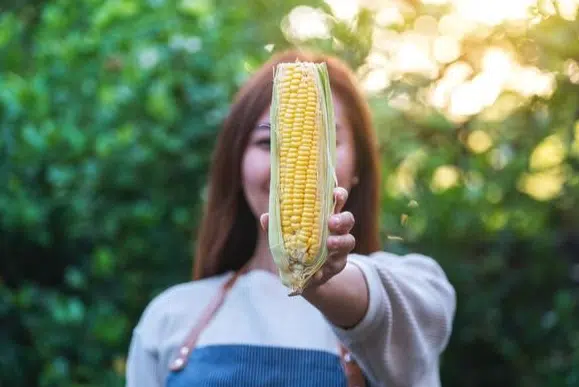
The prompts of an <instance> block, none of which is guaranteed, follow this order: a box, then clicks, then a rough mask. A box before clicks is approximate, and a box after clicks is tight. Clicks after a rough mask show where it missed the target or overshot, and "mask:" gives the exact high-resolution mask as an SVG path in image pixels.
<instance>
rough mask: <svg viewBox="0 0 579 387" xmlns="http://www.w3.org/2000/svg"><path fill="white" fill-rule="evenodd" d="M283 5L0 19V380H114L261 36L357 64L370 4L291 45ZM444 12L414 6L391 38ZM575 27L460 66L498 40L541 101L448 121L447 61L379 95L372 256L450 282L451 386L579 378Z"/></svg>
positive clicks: (175, 251)
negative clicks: (377, 211)
mask: <svg viewBox="0 0 579 387" xmlns="http://www.w3.org/2000/svg"><path fill="white" fill-rule="evenodd" d="M281 4H282V3H281V2H268V1H257V0H256V1H251V2H245V3H244V5H243V6H238V5H237V4H235V6H234V5H233V4H232V3H231V2H226V1H218V0H203V1H189V0H182V1H169V0H164V1H163V0H151V1H148V2H145V1H139V0H123V1H106V2H100V1H95V0H77V1H71V0H51V1H46V2H39V1H29V2H22V3H20V2H13V3H10V6H9V7H8V9H7V10H6V11H4V12H3V13H2V14H1V15H0V70H1V71H0V232H1V234H2V238H1V239H0V244H1V245H0V254H2V255H1V259H0V273H1V274H0V275H1V277H0V297H1V298H0V300H1V301H0V322H1V329H0V347H1V348H2V349H1V350H0V385H3V386H4V385H8V386H27V385H37V386H41V387H44V386H75V387H76V386H78V387H80V386H103V385H106V386H121V385H122V384H123V371H124V370H123V367H124V359H125V356H126V351H127V347H128V343H129V340H130V335H131V329H132V327H133V326H134V324H135V323H136V321H137V319H138V317H139V316H140V314H141V312H142V310H143V308H144V306H145V305H146V303H147V302H148V301H149V300H150V299H151V298H152V297H153V296H154V295H156V294H157V293H158V292H159V291H161V290H162V289H164V288H165V287H167V286H169V285H171V284H173V283H176V282H180V281H186V280H188V279H189V278H190V272H191V259H190V257H191V248H192V245H191V236H192V234H193V232H194V230H195V227H196V225H197V222H198V220H199V210H200V206H201V205H202V201H203V190H204V184H205V178H206V173H207V168H208V164H209V155H210V152H211V149H212V146H213V141H214V138H215V133H216V132H217V131H218V130H219V125H220V122H221V120H222V118H223V117H224V114H225V113H226V111H227V107H228V105H229V103H230V100H231V97H232V94H233V93H234V92H235V91H236V89H237V87H238V86H239V85H240V84H241V83H242V82H243V80H244V79H245V77H246V76H247V74H248V72H249V71H251V70H252V69H253V68H255V67H256V66H258V65H259V64H260V63H261V62H262V61H263V60H265V59H266V58H267V57H268V55H269V52H268V51H267V50H266V49H264V47H265V46H266V45H267V44H273V45H274V47H275V49H276V50H279V49H281V48H283V47H286V46H288V45H289V44H298V45H299V44H304V45H315V46H316V47H319V48H321V49H324V50H327V51H330V52H336V53H338V54H339V55H340V56H341V57H342V58H345V59H346V60H347V61H348V62H349V63H350V64H351V65H352V66H354V67H356V68H358V70H359V72H360V74H364V73H365V72H366V71H368V69H367V67H366V60H367V57H368V55H369V54H370V51H371V49H372V47H373V46H374V44H375V43H376V38H375V39H374V40H373V39H372V36H373V33H372V31H373V29H372V28H373V23H375V22H376V20H377V18H375V15H374V13H373V12H370V11H365V10H364V11H362V12H361V13H360V14H359V15H358V17H357V18H356V19H355V20H354V22H353V23H350V24H348V23H343V22H340V21H338V20H336V19H330V20H329V22H330V34H331V37H330V38H322V39H314V40H311V41H308V42H306V43H304V42H301V41H298V40H296V39H295V38H292V37H291V36H289V35H288V34H287V19H285V18H284V16H285V15H287V13H288V12H289V11H290V10H291V9H292V8H293V7H295V6H297V5H303V4H304V3H301V2H297V1H295V2H294V1H285V2H283V6H282V5H281ZM308 4H309V5H311V6H313V7H317V6H319V7H321V8H320V9H322V10H325V11H326V12H329V11H330V10H329V8H328V7H327V6H325V5H324V4H318V3H314V2H309V3H308ZM444 12H445V7H440V8H438V7H432V6H428V7H427V6H415V7H407V8H405V12H404V13H403V15H404V22H403V23H400V24H399V25H397V26H387V27H383V30H386V31H390V32H392V31H396V33H400V34H401V33H404V32H405V31H410V30H412V29H413V28H414V26H415V25H419V24H420V23H419V22H418V20H419V18H420V16H421V15H426V14H428V15H431V16H432V17H434V18H440V17H442V16H443V15H444ZM256 15H260V17H259V19H258V18H256ZM262 16H263V17H262ZM257 20H259V21H257ZM280 23H281V26H282V28H281V29H280ZM575 23H576V21H575V22H572V21H568V20H565V19H564V18H562V17H559V16H557V15H556V14H555V15H552V16H549V17H546V18H544V20H542V21H541V22H538V23H535V24H532V25H531V27H530V28H528V29H526V30H525V33H524V34H523V33H521V29H520V28H518V27H516V26H513V25H510V24H508V23H505V24H502V25H499V26H497V27H495V28H493V29H490V30H489V31H487V32H486V33H482V32H481V31H477V32H478V33H473V34H472V35H470V36H468V37H467V38H465V39H464V40H463V41H462V43H461V44H462V46H461V55H460V57H459V58H457V59H456V60H454V62H456V61H459V60H461V61H464V62H466V63H469V64H470V65H471V66H472V68H474V69H477V68H480V66H481V47H486V46H490V45H495V46H499V47H510V48H512V49H513V52H515V53H516V54H517V55H516V60H517V61H519V62H520V63H522V64H525V65H529V66H536V67H537V68H539V69H541V70H544V71H549V72H553V73H554V74H555V78H554V79H555V82H556V87H555V88H554V93H553V94H552V95H547V96H533V97H524V96H521V95H520V94H518V93H516V92H513V91H504V92H502V93H501V95H500V96H499V97H498V99H497V100H496V101H495V102H494V103H493V104H491V105H489V106H488V107H486V108H485V109H483V110H482V111H481V112H479V113H478V114H472V115H468V116H466V117H461V118H460V119H455V118H453V117H452V116H449V115H448V114H447V112H446V111H445V110H444V109H438V108H434V107H433V106H432V104H431V103H429V102H428V101H427V99H426V98H425V97H424V96H425V92H426V91H428V90H429V89H430V88H431V87H432V86H433V85H436V83H437V82H438V81H439V79H438V77H439V76H442V74H444V71H445V69H447V68H449V67H450V65H451V64H452V62H451V63H446V64H444V65H441V66H440V68H439V69H438V70H439V71H438V72H437V75H434V76H430V77H429V76H424V75H420V74H413V73H405V74H401V75H396V76H395V77H392V79H391V81H392V83H391V84H390V86H389V87H388V88H386V89H385V90H383V91H381V92H380V93H377V94H375V95H373V96H372V98H371V102H372V107H373V111H374V118H375V122H376V126H377V128H378V129H379V136H380V140H381V142H382V147H383V150H384V151H383V159H382V162H383V166H384V191H383V202H382V210H383V214H382V215H383V216H382V223H381V224H382V227H383V232H384V241H385V247H386V248H387V249H389V250H392V251H396V252H406V251H418V252H423V253H425V254H428V255H431V256H434V257H435V258H436V259H437V260H438V261H439V262H440V263H441V264H442V265H443V267H444V269H445V270H446V272H447V273H448V275H449V277H450V279H451V281H452V283H453V284H454V285H455V287H456V290H457V295H458V309H457V316H456V321H455V327H454V333H453V336H452V339H451V342H450V344H449V348H448V349H447V351H446V352H445V354H444V357H443V364H442V376H443V385H444V386H450V387H453V386H473V387H474V386H476V387H479V386H480V387H483V386H495V385H501V386H524V387H534V386H541V387H543V386H550V387H564V386H574V385H577V384H578V383H579V371H578V370H577V367H576V366H575V365H576V364H579V325H578V324H579V323H578V321H579V320H578V319H577V317H576V316H577V315H578V313H577V312H578V309H577V304H578V302H579V294H578V289H577V277H578V272H577V267H579V266H577V265H579V260H578V258H577V257H579V234H578V232H577V230H579V211H578V210H577V208H579V203H577V200H578V198H579V173H578V168H579V110H578V108H577V106H579V104H578V102H579V85H578V82H579V65H578V64H577V59H576V58H577V53H578V52H579V39H577V38H578V36H577V28H576V24H575ZM284 31H285V32H286V33H285V34H284ZM374 36H375V35H374ZM388 36H391V35H388ZM378 43H379V42H378ZM574 66H575V67H574ZM573 69H575V70H573ZM573 71H575V73H573ZM573 74H576V75H573ZM404 101H411V102H404Z"/></svg>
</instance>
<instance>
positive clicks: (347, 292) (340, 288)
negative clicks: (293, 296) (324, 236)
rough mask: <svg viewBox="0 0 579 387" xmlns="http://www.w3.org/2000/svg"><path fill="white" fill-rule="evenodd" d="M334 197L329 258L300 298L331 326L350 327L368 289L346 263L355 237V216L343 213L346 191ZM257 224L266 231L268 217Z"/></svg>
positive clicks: (362, 310) (364, 307) (365, 302)
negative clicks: (321, 314) (352, 232)
mask: <svg viewBox="0 0 579 387" xmlns="http://www.w3.org/2000/svg"><path fill="white" fill-rule="evenodd" d="M334 198H335V206H334V214H333V215H332V216H331V217H330V219H329V220H328V228H329V231H330V235H329V236H328V240H327V246H328V249H329V255H328V258H327V260H326V263H325V264H324V265H323V266H322V267H321V269H320V270H319V271H318V272H317V273H316V274H315V275H314V276H313V278H312V279H311V280H310V281H309V283H308V284H307V286H306V288H305V289H304V291H303V293H302V296H303V297H304V298H305V299H306V300H307V301H308V302H309V303H311V304H312V305H314V306H315V307H316V308H318V310H320V311H321V312H322V313H323V314H324V316H326V318H327V319H328V320H329V321H330V322H331V323H333V324H335V325H336V326H340V327H342V328H350V327H353V326H354V325H356V324H357V323H358V322H359V321H360V320H361V319H362V318H363V316H364V315H365V313H366V310H367V308H368V302H369V298H368V297H369V296H368V287H367V284H366V280H365V278H364V275H363V273H362V271H361V270H360V269H359V268H358V267H357V266H356V265H354V264H348V263H347V257H348V254H349V253H350V252H352V250H353V249H354V246H355V244H356V240H355V238H354V236H353V235H352V234H350V231H351V230H352V228H353V227H354V216H353V215H352V214H351V213H350V212H348V211H345V212H342V209H343V208H344V204H345V203H346V200H347V199H348V192H347V191H346V190H345V189H344V188H340V187H338V188H336V189H335V190H334ZM260 223H261V226H262V227H263V228H264V230H266V232H267V226H268V214H263V215H262V216H261V218H260Z"/></svg>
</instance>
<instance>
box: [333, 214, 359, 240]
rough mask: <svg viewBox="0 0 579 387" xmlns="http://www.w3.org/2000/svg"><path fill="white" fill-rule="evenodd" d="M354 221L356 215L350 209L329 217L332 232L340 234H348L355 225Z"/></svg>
mask: <svg viewBox="0 0 579 387" xmlns="http://www.w3.org/2000/svg"><path fill="white" fill-rule="evenodd" d="M354 223H355V219H354V215H352V213H351V212H349V211H346V212H342V213H341V214H334V215H332V216H331V217H330V219H329V228H330V233H331V234H338V235H343V234H347V233H349V232H350V231H351V230H352V228H353V227H354Z"/></svg>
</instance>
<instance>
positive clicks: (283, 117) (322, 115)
mask: <svg viewBox="0 0 579 387" xmlns="http://www.w3.org/2000/svg"><path fill="white" fill-rule="evenodd" d="M270 122H271V134H270V136H271V140H270V142H271V178H270V199H269V217H270V218H269V230H268V231H269V247H270V250H271V252H272V255H273V259H274V261H275V263H276V265H277V268H278V271H279V275H280V278H281V280H282V283H283V284H284V285H285V286H287V287H289V288H290V289H291V292H290V294H289V295H290V296H293V295H298V294H301V293H302V291H303V289H304V287H305V286H306V285H307V283H308V281H309V280H310V279H311V278H312V276H313V275H314V274H315V273H316V272H317V271H318V270H319V269H320V268H321V267H322V265H323V264H324V263H325V261H326V259H327V255H328V250H327V247H326V239H327V236H328V226H327V224H328V218H329V216H330V215H331V214H332V212H333V208H334V197H333V189H334V187H335V186H336V174H335V166H334V164H335V147H336V133H335V130H336V125H335V118H334V107H333V102H332V95H331V92H330V85H329V77H328V72H327V67H326V64H325V63H310V62H299V61H296V62H294V63H281V64H279V65H278V66H277V67H276V69H275V72H274V84H273V95H272V103H271V109H270Z"/></svg>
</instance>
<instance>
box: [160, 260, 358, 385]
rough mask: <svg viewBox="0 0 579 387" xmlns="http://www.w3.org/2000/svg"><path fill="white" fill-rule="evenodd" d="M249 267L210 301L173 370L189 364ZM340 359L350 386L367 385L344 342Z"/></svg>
mask: <svg viewBox="0 0 579 387" xmlns="http://www.w3.org/2000/svg"><path fill="white" fill-rule="evenodd" d="M246 271H247V269H246V268H245V267H244V268H242V269H241V270H239V271H237V272H235V273H234V274H233V275H232V276H231V277H230V278H229V279H228V280H227V281H225V283H224V284H223V285H222V286H221V287H220V288H219V290H218V291H217V294H216V295H215V297H214V298H213V299H212V300H211V301H210V302H209V304H208V305H207V307H206V308H205V310H204V311H203V313H202V314H201V317H200V318H199V320H198V321H197V324H196V325H195V326H194V327H193V329H191V331H190V332H189V334H188V335H187V338H186V339H185V341H184V342H183V344H182V345H181V347H180V348H179V352H178V354H177V358H176V359H175V360H174V361H173V362H172V363H171V365H170V367H169V368H170V369H171V371H180V370H182V369H183V368H185V365H186V364H187V359H188V358H189V354H190V353H191V351H192V350H193V348H194V347H195V344H197V339H198V338H199V335H200V334H201V332H202V331H203V329H205V327H206V326H207V324H209V322H210V321H211V319H212V318H213V316H214V315H215V313H217V310H218V309H219V308H220V307H221V305H222V304H223V301H224V300H225V296H226V295H227V293H228V292H229V290H230V289H231V288H232V287H233V284H234V283H235V281H236V280H237V279H238V278H239V276H240V275H242V274H243V273H245V272H246ZM340 360H341V363H342V367H343V368H344V373H345V374H346V378H347V379H348V387H365V386H366V380H365V378H364V375H363V373H362V370H361V369H360V366H358V364H357V363H356V361H355V360H354V358H353V357H352V356H351V354H350V352H349V351H348V350H347V349H346V347H344V345H343V344H341V343H340Z"/></svg>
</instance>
